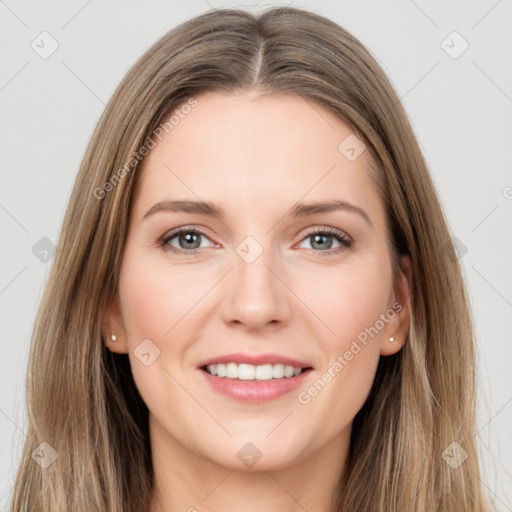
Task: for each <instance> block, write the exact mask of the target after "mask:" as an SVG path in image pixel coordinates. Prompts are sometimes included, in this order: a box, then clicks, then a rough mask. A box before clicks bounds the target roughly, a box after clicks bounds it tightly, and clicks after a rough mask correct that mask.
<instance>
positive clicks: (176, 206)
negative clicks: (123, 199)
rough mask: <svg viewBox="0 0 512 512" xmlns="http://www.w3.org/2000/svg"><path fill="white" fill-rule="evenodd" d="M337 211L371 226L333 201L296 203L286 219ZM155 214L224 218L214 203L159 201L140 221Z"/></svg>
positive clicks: (353, 207)
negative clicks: (349, 214)
mask: <svg viewBox="0 0 512 512" xmlns="http://www.w3.org/2000/svg"><path fill="white" fill-rule="evenodd" d="M339 210H345V211H349V212H353V213H357V214H359V215H360V216H361V217H363V218H364V220H365V221H366V222H367V223H368V224H369V225H370V226H371V227H373V225H372V222H371V220H370V217H369V216H368V214H367V213H366V212H365V211H364V210H363V209H362V208H359V207H358V206H356V205H354V204H351V203H349V202H347V201H341V200H337V199H333V200H330V201H321V202H314V203H297V204H295V205H294V206H293V207H292V208H291V209H290V211H289V212H288V214H287V216H288V217H293V218H296V217H306V216H308V215H315V214H318V213H329V212H334V211H339ZM157 212H179V213H197V214H200V215H208V216H211V217H217V218H219V219H223V218H224V212H223V211H222V208H221V207H220V206H218V205H217V204H215V203H210V202H206V201H169V200H167V201H160V202H159V203H156V204H154V205H153V206H152V207H151V208H150V209H149V210H148V211H147V212H146V214H145V215H144V217H142V220H144V219H146V218H148V217H149V216H151V215H154V214H155V213H157Z"/></svg>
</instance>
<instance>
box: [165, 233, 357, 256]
mask: <svg viewBox="0 0 512 512" xmlns="http://www.w3.org/2000/svg"><path fill="white" fill-rule="evenodd" d="M182 233H193V234H195V235H201V236H204V237H205V238H208V236H207V235H206V233H203V232H202V231H201V230H199V229H196V228H186V227H185V228H179V229H177V230H175V231H173V232H172V233H170V234H169V235H167V236H164V237H163V238H162V239H161V240H160V241H159V246H160V247H162V248H163V249H164V250H165V251H169V252H172V253H174V254H183V255H187V256H192V255H194V254H197V253H198V252H199V251H200V250H201V249H200V248H199V249H192V250H185V249H176V248H175V247H172V246H170V245H168V243H169V241H170V240H172V239H173V238H176V237H177V236H179V235H181V234H182ZM314 235H327V236H331V237H333V238H335V239H336V240H337V241H338V242H340V243H341V247H336V248H335V249H329V250H327V251H320V250H315V249H309V250H310V251H313V252H315V253H319V254H321V255H322V256H330V255H333V254H335V253H338V252H341V251H344V250H346V249H350V247H352V245H353V243H354V242H353V241H352V240H350V239H349V238H348V237H347V236H345V235H344V234H343V232H341V231H338V230H337V229H334V228H317V229H315V230H314V231H311V232H310V233H308V234H307V235H306V236H305V237H304V238H302V240H301V241H303V240H306V239H307V238H310V237H312V236H314Z"/></svg>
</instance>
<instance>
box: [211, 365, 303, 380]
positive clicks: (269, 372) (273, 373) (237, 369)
mask: <svg viewBox="0 0 512 512" xmlns="http://www.w3.org/2000/svg"><path fill="white" fill-rule="evenodd" d="M206 370H207V372H208V373H209V374H210V375H216V376H217V377H226V378H228V379H240V380H271V379H282V378H285V377H286V378H288V377H294V376H297V375H300V374H301V373H302V368H298V367H293V366H291V365H284V364H263V365H260V366H254V365H252V364H245V363H242V364H236V363H227V364H223V363H219V364H209V365H208V366H207V367H206Z"/></svg>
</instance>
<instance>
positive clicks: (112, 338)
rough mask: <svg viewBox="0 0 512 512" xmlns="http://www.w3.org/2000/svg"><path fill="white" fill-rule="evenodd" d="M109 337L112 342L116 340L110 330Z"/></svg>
mask: <svg viewBox="0 0 512 512" xmlns="http://www.w3.org/2000/svg"><path fill="white" fill-rule="evenodd" d="M110 339H111V340H112V342H114V341H116V340H117V336H116V335H115V334H114V333H113V332H112V333H110Z"/></svg>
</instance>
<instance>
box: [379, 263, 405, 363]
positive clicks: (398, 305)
mask: <svg viewBox="0 0 512 512" xmlns="http://www.w3.org/2000/svg"><path fill="white" fill-rule="evenodd" d="M400 269H401V270H400V273H399V276H398V277H397V279H396V282H395V283H394V284H393V295H394V300H392V301H391V304H390V306H389V307H390V309H389V310H388V311H390V314H389V315H388V317H389V318H390V320H389V321H388V322H387V323H386V324H385V328H384V329H383V336H384V337H383V339H382V341H381V345H380V355H382V356H389V355H391V354H395V353H396V352H398V351H399V350H400V349H401V348H402V347H403V346H404V343H405V339H406V337H407V334H408V332H409V322H410V313H411V300H410V298H411V290H412V266H411V258H410V256H409V255H403V256H401V257H400ZM391 311H394V315H393V317H391V315H392V313H391ZM390 338H392V340H393V341H391V339H390Z"/></svg>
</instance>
